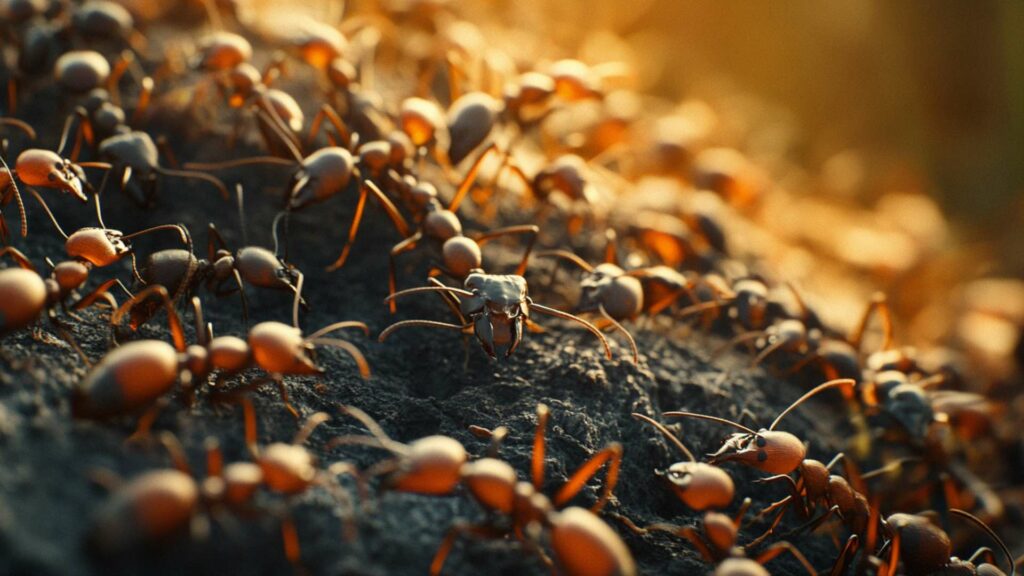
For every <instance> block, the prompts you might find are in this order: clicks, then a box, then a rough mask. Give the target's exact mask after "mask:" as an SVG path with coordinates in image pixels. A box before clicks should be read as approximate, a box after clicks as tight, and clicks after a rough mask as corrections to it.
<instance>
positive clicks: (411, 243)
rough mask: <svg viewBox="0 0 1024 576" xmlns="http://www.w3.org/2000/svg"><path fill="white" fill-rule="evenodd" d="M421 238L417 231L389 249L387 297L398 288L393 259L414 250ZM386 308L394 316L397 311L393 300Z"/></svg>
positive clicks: (421, 235)
mask: <svg viewBox="0 0 1024 576" xmlns="http://www.w3.org/2000/svg"><path fill="white" fill-rule="evenodd" d="M422 238H423V232H422V231H417V232H416V233H415V234H413V235H412V236H409V237H408V238H406V239H405V240H402V241H401V242H399V243H398V244H395V245H394V247H392V248H391V252H390V254H389V255H388V296H392V295H394V293H395V291H396V290H397V288H398V279H397V276H398V273H397V271H396V268H397V266H396V264H395V258H397V257H398V256H399V255H400V254H402V253H404V252H409V251H410V250H413V249H415V248H416V246H417V245H418V244H419V241H420V239H422ZM388 306H389V307H390V308H391V313H392V314H394V313H395V311H396V310H397V303H396V302H395V301H394V300H390V301H389V302H388ZM462 323H463V324H465V323H466V322H465V320H463V322H462Z"/></svg>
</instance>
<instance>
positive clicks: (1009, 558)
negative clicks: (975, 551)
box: [949, 508, 1016, 576]
mask: <svg viewBox="0 0 1024 576" xmlns="http://www.w3.org/2000/svg"><path fill="white" fill-rule="evenodd" d="M949 513H950V514H952V515H954V516H960V517H961V518H966V519H967V520H970V521H971V522H973V523H974V524H975V525H976V526H978V527H979V528H981V529H982V530H984V531H985V533H986V534H988V535H989V537H990V538H992V539H993V540H995V541H996V543H997V544H999V548H1001V549H1002V551H1003V554H1005V555H1006V559H1007V561H1009V563H1010V571H1009V572H1008V574H1009V575H1010V576H1013V575H1014V573H1015V571H1016V563H1015V562H1014V560H1013V554H1011V553H1010V549H1009V548H1007V547H1006V543H1005V542H1003V539H1002V538H1000V537H999V535H998V534H996V533H995V531H994V530H992V528H991V527H989V525H988V524H985V523H984V522H982V521H981V519H980V518H978V517H977V516H975V515H974V514H971V513H970V512H966V511H964V510H960V509H958V508H950V509H949Z"/></svg>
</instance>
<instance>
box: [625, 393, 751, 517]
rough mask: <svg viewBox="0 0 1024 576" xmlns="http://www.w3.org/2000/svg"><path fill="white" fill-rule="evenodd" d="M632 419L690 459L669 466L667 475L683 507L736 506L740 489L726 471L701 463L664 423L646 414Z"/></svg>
mask: <svg viewBox="0 0 1024 576" xmlns="http://www.w3.org/2000/svg"><path fill="white" fill-rule="evenodd" d="M632 416H633V418H636V419H637V420H640V421H643V422H646V423H648V424H650V425H651V426H654V428H655V429H656V430H657V431H658V432H661V435H662V436H664V437H665V439H666V440H668V442H669V443H670V444H672V445H673V446H675V447H676V448H677V449H678V450H679V451H680V452H681V453H682V454H683V456H685V457H686V458H687V460H688V461H687V462H676V463H675V464H673V465H671V466H669V468H668V470H666V471H665V474H664V477H665V479H666V480H668V484H669V486H670V487H671V488H672V492H673V493H675V495H676V496H677V497H678V498H679V500H680V501H682V503H683V504H685V505H686V506H687V507H689V508H690V509H693V510H696V511H698V512H701V511H704V510H707V509H710V508H724V507H726V506H728V505H729V504H730V503H732V498H733V494H734V493H735V490H736V488H735V485H734V484H733V481H732V478H731V477H730V476H729V475H728V474H727V473H726V472H725V470H722V469H721V468H719V467H717V466H713V465H711V464H705V463H703V462H698V461H697V459H696V458H694V457H693V453H692V452H690V450H689V449H688V448H687V447H686V445H685V444H683V443H682V441H680V440H679V438H676V436H675V435H674V434H672V433H671V432H670V431H669V430H668V428H665V427H664V426H663V425H662V424H661V423H660V422H658V421H656V420H654V419H652V418H649V417H647V416H644V415H643V414H636V413H633V414H632Z"/></svg>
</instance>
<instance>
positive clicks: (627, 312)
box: [579, 263, 644, 319]
mask: <svg viewBox="0 0 1024 576" xmlns="http://www.w3.org/2000/svg"><path fill="white" fill-rule="evenodd" d="M643 305H644V290H643V285H642V284H641V283H640V280H638V279H636V278H634V277H633V276H626V275H625V274H624V272H623V271H622V268H619V267H618V266H616V265H615V264H609V263H604V264H598V265H597V266H596V267H594V271H593V272H587V273H585V274H584V275H583V279H582V280H580V301H579V310H581V311H587V312H589V311H592V310H597V309H598V307H599V306H603V307H604V309H605V311H606V312H608V315H609V316H611V317H612V318H616V319H624V318H632V317H634V316H636V315H637V314H639V313H640V311H641V310H642V309H643Z"/></svg>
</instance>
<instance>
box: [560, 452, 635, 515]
mask: <svg viewBox="0 0 1024 576" xmlns="http://www.w3.org/2000/svg"><path fill="white" fill-rule="evenodd" d="M605 462H607V463H608V475H607V477H606V478H605V481H604V488H602V490H601V497H600V498H598V500H597V502H596V503H594V505H593V506H591V507H590V511H591V512H594V513H595V514H596V513H597V512H600V511H601V509H602V508H604V505H605V504H606V503H607V502H608V500H609V499H611V497H612V491H613V490H615V485H616V484H618V482H619V465H620V464H621V462H622V445H621V444H619V443H618V442H612V443H611V444H609V445H608V446H606V447H605V448H603V449H601V451H599V452H598V453H597V454H594V455H593V456H591V457H590V459H589V460H587V461H586V462H585V463H584V464H583V465H582V466H580V467H579V468H578V469H577V470H576V472H575V473H573V475H572V476H571V477H570V478H569V480H568V481H566V483H565V485H564V486H562V489H561V490H559V491H558V494H556V495H555V499H554V504H555V506H561V505H564V504H565V503H566V502H568V501H569V500H570V499H572V497H573V496H575V495H576V494H577V493H578V492H579V491H580V490H581V489H582V488H583V486H584V485H585V484H586V483H587V480H589V479H590V478H591V477H593V476H594V474H597V471H598V470H600V469H601V466H604V464H605Z"/></svg>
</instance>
